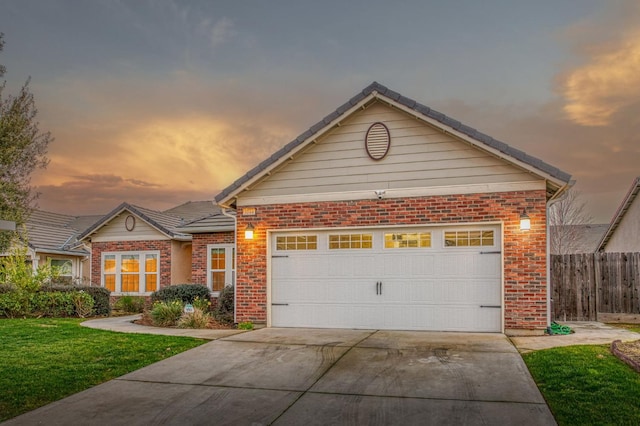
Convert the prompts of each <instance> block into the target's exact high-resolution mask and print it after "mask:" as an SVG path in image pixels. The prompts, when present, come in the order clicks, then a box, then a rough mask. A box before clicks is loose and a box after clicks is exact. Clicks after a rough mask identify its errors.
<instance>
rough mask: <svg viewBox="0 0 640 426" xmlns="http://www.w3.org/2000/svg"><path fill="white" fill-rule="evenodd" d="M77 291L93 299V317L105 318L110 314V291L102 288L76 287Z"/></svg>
mask: <svg viewBox="0 0 640 426" xmlns="http://www.w3.org/2000/svg"><path fill="white" fill-rule="evenodd" d="M77 289H78V290H84V292H85V293H87V294H88V295H89V296H91V297H92V298H93V315H99V316H106V317H108V316H109V315H110V314H111V304H110V303H109V297H110V296H111V291H110V290H109V289H107V288H104V287H90V286H78V287H77Z"/></svg>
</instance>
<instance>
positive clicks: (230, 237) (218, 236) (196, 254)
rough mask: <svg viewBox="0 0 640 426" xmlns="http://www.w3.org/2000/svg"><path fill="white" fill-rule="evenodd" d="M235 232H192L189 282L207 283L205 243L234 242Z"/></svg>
mask: <svg viewBox="0 0 640 426" xmlns="http://www.w3.org/2000/svg"><path fill="white" fill-rule="evenodd" d="M235 242H236V241H235V234H234V232H233V231H230V232H218V233H215V234H193V240H192V246H191V247H192V252H191V282H193V283H194V284H204V285H207V270H208V268H207V245H209V244H235Z"/></svg>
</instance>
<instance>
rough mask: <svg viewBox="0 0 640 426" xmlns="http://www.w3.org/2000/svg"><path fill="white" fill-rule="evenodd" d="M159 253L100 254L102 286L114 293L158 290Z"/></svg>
mask: <svg viewBox="0 0 640 426" xmlns="http://www.w3.org/2000/svg"><path fill="white" fill-rule="evenodd" d="M159 258H160V253H159V252H122V253H103V254H102V285H103V287H105V288H107V289H109V290H111V291H112V292H115V293H151V292H154V291H156V290H158V281H159V276H158V273H159V270H160V269H159V267H158V266H159Z"/></svg>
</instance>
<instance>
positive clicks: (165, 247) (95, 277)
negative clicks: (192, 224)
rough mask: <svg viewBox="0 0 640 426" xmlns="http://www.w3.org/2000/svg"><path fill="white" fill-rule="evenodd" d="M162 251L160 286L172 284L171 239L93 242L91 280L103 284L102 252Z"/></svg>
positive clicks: (96, 283) (94, 283) (95, 283)
mask: <svg viewBox="0 0 640 426" xmlns="http://www.w3.org/2000/svg"><path fill="white" fill-rule="evenodd" d="M148 250H159V251H160V288H164V287H166V286H168V285H171V241H170V240H148V241H110V242H94V243H91V282H92V283H93V285H97V286H99V285H101V275H102V253H103V252H114V251H116V252H117V251H148Z"/></svg>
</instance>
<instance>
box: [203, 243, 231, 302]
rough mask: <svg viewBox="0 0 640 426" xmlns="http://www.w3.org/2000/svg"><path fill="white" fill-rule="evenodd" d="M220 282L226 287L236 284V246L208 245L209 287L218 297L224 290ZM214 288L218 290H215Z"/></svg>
mask: <svg viewBox="0 0 640 426" xmlns="http://www.w3.org/2000/svg"><path fill="white" fill-rule="evenodd" d="M216 281H217V282H216ZM220 282H222V284H223V286H224V287H226V286H230V285H234V284H235V283H236V246H235V245H234V244H208V245H207V287H208V288H209V290H211V292H212V293H213V295H214V296H218V295H219V294H220V290H222V288H223V287H220V285H219V283H220ZM214 286H215V287H217V288H216V289H214Z"/></svg>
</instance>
